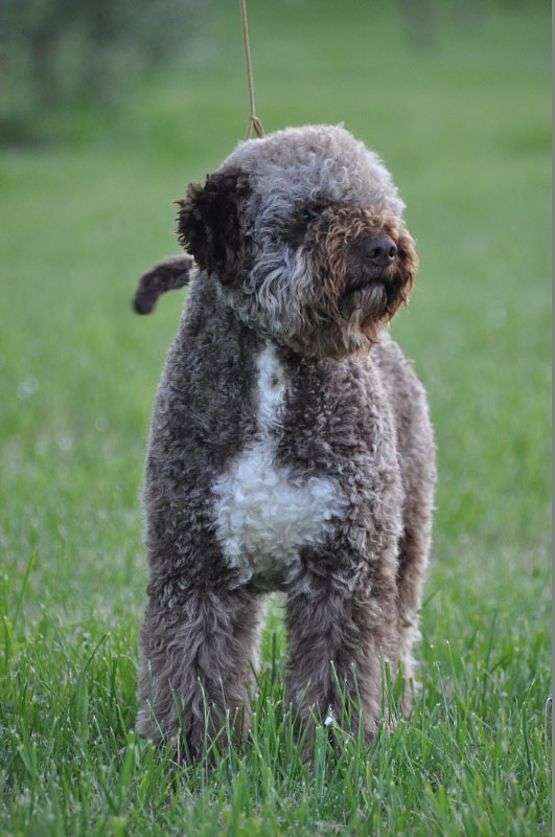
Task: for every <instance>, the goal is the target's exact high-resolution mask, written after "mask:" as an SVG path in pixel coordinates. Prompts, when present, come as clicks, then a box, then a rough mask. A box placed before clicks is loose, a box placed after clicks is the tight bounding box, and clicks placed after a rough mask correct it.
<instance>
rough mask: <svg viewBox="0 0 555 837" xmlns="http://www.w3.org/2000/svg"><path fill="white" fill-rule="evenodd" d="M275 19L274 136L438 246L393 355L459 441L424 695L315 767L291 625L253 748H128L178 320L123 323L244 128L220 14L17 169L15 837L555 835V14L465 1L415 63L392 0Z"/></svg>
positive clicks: (449, 484)
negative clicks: (154, 421)
mask: <svg viewBox="0 0 555 837" xmlns="http://www.w3.org/2000/svg"><path fill="white" fill-rule="evenodd" d="M251 6H252V8H251V15H250V17H251V35H252V42H253V43H252V46H253V53H254V59H255V68H256V81H257V90H258V96H257V99H258V108H259V114H260V116H261V117H262V118H263V121H264V123H265V126H266V129H273V128H277V127H279V126H282V125H284V124H288V123H299V122H304V121H316V120H318V121H339V120H344V121H345V123H346V125H347V127H348V128H350V129H351V130H353V131H354V132H355V133H356V134H357V135H359V136H361V137H362V138H364V139H365V140H366V141H367V143H368V144H369V145H371V146H372V147H374V148H376V149H377V150H378V151H379V152H380V153H381V154H382V155H383V157H384V158H385V160H386V163H387V164H388V165H389V166H390V167H391V169H392V170H393V171H394V173H395V178H396V181H397V183H398V185H399V187H400V189H401V192H402V194H403V195H404V197H405V199H406V201H407V204H408V209H407V219H408V223H409V227H410V228H411V230H412V231H413V233H414V234H415V236H416V238H417V241H418V246H419V251H420V256H421V270H420V273H419V277H418V279H417V283H416V287H415V290H414V294H413V300H412V303H411V305H410V307H409V308H408V309H407V310H405V311H403V312H402V313H401V314H399V315H398V317H397V319H396V322H395V324H394V332H395V335H396V337H397V338H398V339H399V340H400V342H401V343H402V345H403V347H404V348H405V350H406V352H407V354H408V355H409V356H411V357H412V358H414V361H415V364H416V368H417V370H418V372H419V374H420V376H421V377H422V379H423V380H424V382H425V383H426V386H427V389H428V392H429V396H430V403H431V411H432V416H433V420H434V424H435V428H436V435H437V442H438V448H439V473H440V479H439V489H438V496H437V512H436V516H435V545H434V551H433V559H432V566H431V569H430V574H429V579H428V583H427V587H426V598H425V602H424V606H423V610H422V634H423V639H422V643H421V646H420V648H419V652H418V653H419V658H420V661H421V663H420V679H421V682H422V690H421V692H420V695H419V697H418V699H417V702H416V707H415V711H414V713H413V716H412V719H411V721H410V722H409V723H407V722H405V721H402V722H401V723H400V724H399V726H398V727H397V729H396V731H395V732H394V733H393V734H391V735H386V734H380V735H379V736H378V738H377V740H376V741H375V742H374V744H373V745H372V746H371V747H368V748H367V747H364V746H363V745H362V744H361V743H360V742H358V741H352V740H348V739H344V740H342V742H341V746H340V747H339V749H338V751H335V750H333V749H332V748H331V747H329V746H328V745H327V744H326V742H325V740H324V737H323V735H319V736H318V737H317V740H316V743H315V755H314V763H313V766H312V767H307V766H306V765H303V764H302V763H301V761H300V759H299V755H298V752H297V749H296V748H295V746H294V744H293V742H292V741H291V739H290V737H289V734H288V732H287V730H285V729H284V728H283V719H282V705H281V699H282V689H281V682H282V666H283V653H284V646H285V643H284V631H283V625H282V621H281V615H280V606H279V604H278V603H275V604H274V605H273V608H272V610H271V613H270V617H269V620H268V626H267V629H266V632H265V635H264V654H263V664H262V670H261V673H260V684H259V692H258V695H257V697H256V698H255V722H254V727H253V732H252V735H251V737H250V738H249V740H248V741H247V742H246V744H245V746H244V748H243V749H242V750H240V751H232V752H229V753H227V754H225V755H224V754H222V755H221V757H219V758H218V759H217V765H216V767H215V768H214V769H212V770H210V769H207V767H206V765H203V764H201V765H199V766H197V767H195V768H177V767H175V766H173V765H172V764H171V761H170V759H169V757H168V756H167V755H166V754H164V753H159V752H156V751H154V750H153V749H152V748H151V747H150V746H149V745H144V744H142V743H140V742H139V741H137V739H136V737H135V735H134V733H133V722H134V715H135V710H136V702H135V678H136V662H137V630H138V626H139V623H140V618H141V610H142V605H143V600H144V588H145V584H146V568H145V565H144V558H143V549H142V546H141V527H142V520H141V511H140V504H139V500H138V494H139V486H140V482H141V474H142V462H143V457H144V450H145V444H146V434H147V428H148V417H149V411H150V406H151V403H152V400H153V396H154V392H155V387H156V383H157V379H158V375H159V371H160V367H161V364H162V362H163V358H164V353H165V351H166V347H167V346H168V344H169V341H170V339H171V336H172V334H173V333H174V331H175V328H176V323H177V319H178V314H179V308H180V304H181V298H180V295H179V294H175V295H173V296H168V297H167V298H165V299H163V300H161V303H160V306H159V310H157V312H156V315H155V316H153V317H152V318H150V319H139V318H135V317H133V315H132V314H131V312H130V307H129V299H130V297H131V295H132V292H133V290H134V285H135V281H136V277H137V276H138V275H139V273H140V272H141V271H142V270H143V269H144V268H145V266H147V265H148V264H149V263H151V262H152V261H154V260H156V259H157V258H159V257H160V256H162V255H165V254H167V253H171V252H175V249H176V244H175V241H174V238H173V234H172V228H173V215H174V208H173V207H172V206H171V200H172V199H173V198H175V197H177V196H179V195H181V194H183V192H184V187H185V183H186V181H187V180H189V179H200V178H202V177H203V176H204V174H205V173H206V172H207V171H209V170H211V169H212V168H214V166H215V165H216V164H217V163H218V162H219V161H220V159H221V158H223V156H225V154H226V153H228V152H229V150H230V149H231V148H232V146H233V145H234V143H235V141H236V140H237V138H238V137H239V136H241V135H242V133H243V131H244V129H245V126H246V93H245V86H244V74H243V66H242V56H241V46H240V38H239V31H238V27H237V21H236V19H235V16H234V9H233V8H231V9H229V10H228V11H227V12H225V13H224V12H222V11H220V10H217V11H216V12H215V13H214V14H213V15H212V17H211V18H208V17H207V19H206V21H205V31H204V33H203V35H202V37H199V39H198V40H197V41H196V42H195V43H194V44H193V46H192V49H191V51H190V53H188V55H187V56H186V58H185V59H184V60H183V61H182V65H181V67H180V68H179V71H175V72H174V73H172V74H168V77H167V78H153V79H152V80H151V81H150V82H149V84H148V85H146V86H145V88H144V89H142V90H141V91H140V92H139V93H138V94H137V95H136V96H135V97H134V98H133V99H132V100H130V101H128V102H126V103H125V104H124V106H122V107H121V108H120V109H119V111H118V112H117V113H116V112H113V113H109V114H95V113H93V112H85V111H82V112H75V113H72V114H68V115H67V118H66V120H65V121H64V123H63V124H61V123H58V125H59V130H60V136H59V138H58V141H57V142H53V143H51V144H50V145H46V146H42V147H35V148H33V149H31V148H27V149H16V148H13V149H10V150H5V151H4V152H3V155H2V159H1V162H0V201H1V210H0V214H1V217H2V227H1V232H0V249H1V252H0V265H1V268H0V270H1V273H2V281H1V287H0V293H1V300H2V311H3V324H2V329H1V331H0V382H1V388H2V391H1V398H0V416H1V422H0V428H1V430H0V432H1V447H0V451H1V452H0V468H1V486H0V492H1V494H0V548H1V559H0V561H1V567H2V572H1V579H0V800H1V801H0V831H1V832H2V833H7V834H56V835H58V834H71V835H73V834H114V835H122V834H145V835H146V834H149V835H150V834H171V833H175V834H183V833H187V834H199V835H200V834H202V835H212V834H221V833H227V834H233V835H249V837H250V835H258V834H263V835H264V837H269V835H274V834H275V835H278V834H292V835H304V834H307V835H313V834H332V833H336V832H343V833H352V834H383V835H389V834H395V835H397V834H422V835H430V834H438V835H450V834H460V833H464V834H470V835H474V834H502V835H505V834H511V835H524V834H538V833H547V832H548V831H549V829H550V815H551V811H550V780H551V775H550V751H549V742H550V720H551V704H550V698H549V695H550V668H549V639H548V635H549V634H548V629H549V613H550V594H549V587H550V584H549V582H550V569H549V552H550V524H549V519H550V518H549V498H550V468H549V462H550V433H549V431H550V413H549V400H548V398H549V388H550V345H549V343H550V341H549V334H550V328H549V326H550V296H549V268H550V262H549V239H550V230H551V223H550V214H549V172H550V168H549V165H550V160H549V138H550V135H549V104H548V101H549V100H548V96H549V83H550V77H549V63H548V62H549V35H548V31H549V10H548V8H547V7H544V6H543V5H541V4H533V5H531V6H522V7H521V8H520V9H519V8H518V7H516V6H513V7H510V10H509V11H507V10H505V11H499V10H498V11H495V10H493V9H492V8H491V7H489V6H488V7H487V9H486V8H484V9H483V10H482V11H479V10H480V7H478V11H479V14H478V17H477V18H474V17H472V18H469V19H467V20H462V21H461V20H459V19H458V18H457V19H456V18H455V6H456V4H453V5H452V6H451V4H444V5H442V6H441V15H440V19H439V20H438V27H437V38H436V42H435V43H434V44H432V45H431V46H428V47H426V48H421V47H418V46H417V45H416V46H415V45H412V44H410V43H409V42H407V40H406V38H405V37H404V35H403V29H402V26H401V22H400V19H399V18H398V17H397V16H396V14H394V13H393V11H391V12H390V13H387V14H385V13H383V12H380V11H379V8H378V4H365V3H359V2H356V3H355V2H354V0H345V2H343V3H341V4H331V3H325V2H320V3H316V2H312V3H284V4H273V5H271V4H267V3H262V4H251ZM255 6H256V8H255ZM393 8H395V9H397V8H398V7H397V6H395V7H392V9H393ZM338 735H339V736H340V733H338ZM340 737H341V736H340Z"/></svg>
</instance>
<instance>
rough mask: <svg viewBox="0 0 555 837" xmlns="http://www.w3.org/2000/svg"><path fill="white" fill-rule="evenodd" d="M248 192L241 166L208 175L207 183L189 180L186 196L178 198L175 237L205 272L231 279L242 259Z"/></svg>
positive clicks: (226, 281)
mask: <svg viewBox="0 0 555 837" xmlns="http://www.w3.org/2000/svg"><path fill="white" fill-rule="evenodd" d="M249 194H250V189H249V182H248V177H247V175H246V174H245V173H244V172H243V171H242V170H241V169H240V168H228V169H226V170H224V171H221V172H216V173H215V174H209V175H208V176H207V178H206V183H205V184H204V186H201V185H200V184H198V183H190V184H189V187H188V189H187V197H186V198H184V199H183V200H179V201H177V204H178V205H179V213H178V216H177V237H178V239H179V242H180V244H181V245H182V246H183V247H184V248H185V249H186V250H187V251H188V252H189V253H190V254H191V255H192V256H194V257H195V259H196V261H197V263H198V265H199V266H200V267H201V268H203V269H204V270H207V271H208V273H216V274H217V275H218V278H219V279H220V281H221V282H222V283H223V284H224V285H225V284H230V283H231V282H233V281H234V280H235V279H236V277H237V275H238V274H239V272H240V271H241V268H242V266H243V264H244V259H245V234H244V233H245V230H244V227H245V220H244V204H245V202H246V200H247V198H248V196H249Z"/></svg>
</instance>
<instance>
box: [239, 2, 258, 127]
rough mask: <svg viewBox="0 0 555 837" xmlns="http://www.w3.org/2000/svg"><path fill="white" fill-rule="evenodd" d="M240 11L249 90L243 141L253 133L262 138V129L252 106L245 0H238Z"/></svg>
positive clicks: (252, 96)
mask: <svg viewBox="0 0 555 837" xmlns="http://www.w3.org/2000/svg"><path fill="white" fill-rule="evenodd" d="M239 6H240V9H241V31H242V33H243V48H244V50H245V66H246V68H247V87H248V89H249V107H250V114H249V127H248V128H247V135H246V137H245V139H250V138H251V137H252V132H253V131H254V132H255V134H256V135H257V137H263V136H264V128H263V127H262V122H261V121H260V119H259V118H258V116H257V115H256V108H255V106H254V79H253V75H252V61H251V48H250V45H249V24H248V21H247V0H239Z"/></svg>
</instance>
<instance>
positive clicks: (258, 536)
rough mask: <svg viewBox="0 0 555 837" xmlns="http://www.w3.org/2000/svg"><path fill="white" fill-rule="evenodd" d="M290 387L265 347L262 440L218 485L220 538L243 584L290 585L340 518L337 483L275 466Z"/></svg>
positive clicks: (260, 371) (260, 377)
mask: <svg viewBox="0 0 555 837" xmlns="http://www.w3.org/2000/svg"><path fill="white" fill-rule="evenodd" d="M286 387H287V382H286V379H285V375H284V371H283V368H282V367H281V364H280V362H279V360H278V358H277V356H276V352H275V350H274V348H273V347H272V346H271V345H268V346H267V347H265V348H264V349H263V350H262V352H261V353H260V354H259V356H258V358H257V382H256V395H257V428H258V432H257V435H256V437H255V438H254V439H253V441H252V442H251V443H250V444H248V445H247V446H246V448H245V449H244V450H243V451H242V453H241V454H240V456H239V457H238V458H237V459H235V460H234V461H233V462H232V463H231V465H230V467H229V468H228V470H227V471H226V472H225V473H224V474H223V475H222V476H221V477H220V478H219V479H218V480H217V481H216V483H215V485H214V486H213V491H214V495H215V498H216V508H215V512H216V515H215V516H216V527H217V534H218V539H219V541H220V544H221V546H222V549H223V552H224V556H225V558H226V559H227V561H228V563H229V565H230V566H232V567H234V568H236V569H238V570H239V571H240V578H241V581H248V580H250V579H251V578H253V577H256V576H261V577H263V578H264V577H266V578H268V579H275V580H278V581H280V582H282V583H283V582H286V581H287V580H288V578H290V577H292V576H293V575H294V574H295V572H296V570H297V568H298V565H299V551H300V550H301V548H302V547H306V546H316V545H318V544H320V543H322V542H323V540H324V539H325V537H326V535H328V534H329V533H330V532H331V531H332V529H333V526H334V521H336V520H337V518H338V517H340V516H341V514H342V511H343V501H342V499H341V496H340V493H339V490H338V486H337V484H336V482H335V481H334V480H333V479H332V478H330V477H313V476H311V477H307V476H305V475H299V474H297V473H295V472H294V471H293V469H292V468H291V467H288V466H284V465H278V464H276V446H275V438H276V431H277V430H279V426H280V422H281V421H282V418H283V410H284V400H285V395H286Z"/></svg>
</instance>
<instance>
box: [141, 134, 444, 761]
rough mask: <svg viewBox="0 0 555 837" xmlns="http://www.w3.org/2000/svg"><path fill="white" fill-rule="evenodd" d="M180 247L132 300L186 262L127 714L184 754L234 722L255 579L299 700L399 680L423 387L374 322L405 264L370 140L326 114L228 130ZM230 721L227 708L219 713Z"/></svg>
mask: <svg viewBox="0 0 555 837" xmlns="http://www.w3.org/2000/svg"><path fill="white" fill-rule="evenodd" d="M179 204H180V209H179V216H178V233H179V239H180V241H181V243H182V244H183V245H184V246H185V247H186V249H187V250H188V251H189V252H190V253H191V255H192V256H193V257H194V261H193V259H191V258H190V257H189V256H181V257H174V258H172V259H167V260H165V261H164V262H161V263H159V264H158V265H155V266H154V268H152V269H151V270H150V271H148V272H147V273H146V274H145V275H144V276H143V277H142V280H141V283H140V285H139V289H138V291H137V295H136V297H135V308H136V310H137V311H139V312H140V313H147V312H148V311H150V310H152V308H153V306H154V304H155V301H156V298H157V296H158V295H159V294H160V293H162V292H163V291H164V290H167V289H168V288H170V287H179V286H181V285H184V284H186V283H190V291H189V295H188V300H187V304H186V307H185V310H184V313H183V316H182V320H181V324H180V327H179V331H178V334H177V337H176V339H175V341H174V343H173V346H172V347H171V350H170V352H169V355H168V358H167V361H166V367H165V370H164V373H163V376H162V381H161V383H160V387H159V390H158V395H157V400H156V405H155V409H154V414H153V418H152V427H151V433H150V443H149V450H148V458H147V466H146V481H145V490H144V502H145V507H146V513H147V526H146V544H147V549H148V557H149V564H150V583H149V586H148V603H147V606H146V613H145V618H144V624H143V628H142V633H141V657H142V662H141V672H140V682H139V699H140V704H141V707H140V711H139V716H138V729H139V731H140V732H141V734H143V735H145V736H149V737H154V738H158V739H159V738H163V739H168V738H170V737H172V736H174V735H175V734H177V733H181V735H182V736H183V739H184V741H185V743H186V747H187V749H188V751H189V753H190V755H191V757H192V758H195V757H199V755H200V754H201V752H202V751H203V747H204V746H205V744H206V742H207V741H209V740H211V739H212V738H213V737H214V736H215V735H216V734H218V733H220V734H221V728H222V724H223V721H224V719H225V718H227V719H228V720H229V722H230V725H231V728H232V729H233V728H235V730H236V731H237V733H238V734H241V733H242V732H244V731H245V729H246V728H247V727H248V704H249V694H250V688H251V686H252V681H253V670H254V668H255V666H256V655H257V642H258V635H259V630H260V623H261V615H262V605H263V602H264V597H265V594H267V593H268V592H270V591H277V590H279V591H282V592H284V593H285V595H286V608H287V631H288V662H287V681H286V695H287V700H288V702H290V703H291V704H293V707H294V708H295V709H296V711H297V713H298V714H299V715H300V717H301V718H306V719H307V720H308V718H313V719H314V718H318V717H320V718H321V719H323V718H326V720H328V719H329V718H334V717H335V718H338V717H339V715H340V706H341V694H340V692H343V693H344V694H346V695H347V696H349V695H351V696H352V697H353V698H354V697H355V696H356V699H357V700H360V701H361V703H362V709H363V717H364V725H365V732H366V733H367V734H368V735H372V734H373V732H374V731H375V729H376V724H377V721H378V716H379V710H380V700H381V692H382V689H381V671H382V663H383V661H384V660H387V661H389V663H390V665H391V667H392V670H393V671H394V672H395V670H396V668H397V666H398V663H399V661H402V663H403V672H404V677H405V680H406V682H407V683H408V681H409V679H410V677H411V674H412V670H413V661H412V656H411V646H412V643H413V640H414V638H415V635H416V633H417V621H418V607H419V602H420V594H421V586H422V580H423V573H424V569H425V566H426V562H427V556H428V551H429V545H430V532H431V513H432V496H433V488H434V482H435V466H434V444H433V438H432V431H431V428H430V422H429V419H428V410H427V403H426V396H425V393H424V390H423V388H422V386H421V385H420V383H419V382H418V380H417V378H416V376H415V374H414V372H413V370H412V368H411V366H410V364H409V363H408V362H407V360H405V358H404V356H403V355H402V353H401V351H400V349H399V348H398V346H397V345H396V344H395V343H394V342H393V341H392V340H391V338H390V337H389V335H388V334H387V328H386V325H387V322H388V321H389V320H390V318H391V317H392V315H393V314H394V312H395V311H396V309H397V308H398V306H399V305H400V304H401V303H402V302H404V301H405V300H406V298H407V296H408V292H409V290H410V287H411V285H412V281H413V277H414V272H415V269H416V264H417V260H416V254H415V251H414V245H413V241H412V239H411V237H410V235H409V234H408V232H407V231H406V229H405V227H404V225H403V221H402V211H403V208H404V207H403V203H402V201H401V200H400V198H399V196H398V194H397V190H396V188H395V187H394V185H393V183H392V181H391V177H390V175H389V173H388V172H387V171H386V169H385V167H384V166H383V164H382V163H381V161H380V160H379V158H378V157H377V156H376V155H375V154H373V153H372V152H370V151H368V150H367V149H366V147H365V146H364V145H363V144H362V143H360V142H358V141H356V140H355V139H354V138H353V137H352V136H351V134H349V133H348V132H347V131H345V130H344V129H342V128H340V127H331V126H308V127H303V128H290V129H287V130H284V131H279V132H276V133H274V134H271V135H270V136H268V137H266V138H265V139H256V140H250V141H248V142H244V143H241V144H240V145H239V147H238V148H237V149H236V150H235V151H234V152H233V153H232V154H231V155H230V157H228V159H227V160H225V162H224V163H223V164H222V165H221V166H220V168H219V169H218V170H217V171H216V172H215V173H214V174H212V175H210V176H209V177H208V178H207V180H206V183H205V185H204V186H203V187H201V186H199V185H195V184H191V185H190V186H189V189H188V195H187V197H186V198H185V199H184V200H182V201H179ZM228 729H229V726H228Z"/></svg>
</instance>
